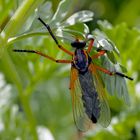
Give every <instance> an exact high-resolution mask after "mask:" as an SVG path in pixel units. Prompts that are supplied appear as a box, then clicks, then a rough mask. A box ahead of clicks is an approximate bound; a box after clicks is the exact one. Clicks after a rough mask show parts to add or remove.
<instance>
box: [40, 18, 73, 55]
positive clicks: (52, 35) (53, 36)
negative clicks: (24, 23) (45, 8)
mask: <svg viewBox="0 0 140 140" xmlns="http://www.w3.org/2000/svg"><path fill="white" fill-rule="evenodd" d="M38 20H39V21H40V22H41V23H42V24H43V25H44V26H45V27H46V28H47V30H48V32H49V33H50V35H51V37H52V38H53V40H54V41H55V43H56V45H57V46H58V48H60V49H61V50H62V51H64V52H65V53H67V54H69V55H71V56H72V55H73V52H70V51H69V50H67V49H65V48H64V47H62V46H61V45H60V44H59V42H58V40H57V39H56V37H55V35H54V34H53V32H52V30H51V28H50V26H49V25H48V24H46V23H45V22H44V21H43V20H42V19H41V18H40V17H39V18H38Z"/></svg>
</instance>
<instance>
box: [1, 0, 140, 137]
mask: <svg viewBox="0 0 140 140" xmlns="http://www.w3.org/2000/svg"><path fill="white" fill-rule="evenodd" d="M45 2H47V4H46V3H45ZM59 2H61V6H60V5H59ZM62 3H63V4H62ZM79 3H80V4H79ZM43 5H44V7H43V8H40V9H39V7H41V6H43ZM58 5H59V8H58ZM36 8H38V9H39V10H38V11H37V12H36V13H35V12H34V11H35V9H36ZM81 10H91V11H93V12H94V19H93V20H89V22H87V25H88V27H89V30H90V32H92V31H93V30H95V29H97V28H98V29H100V31H102V32H103V33H104V34H106V36H107V37H108V38H109V39H110V40H112V41H113V42H114V43H115V45H116V46H117V48H118V49H119V51H120V57H117V61H118V62H120V63H121V64H122V65H124V66H125V67H126V68H127V71H128V72H127V74H128V75H130V76H132V77H133V78H134V81H133V82H131V81H128V80H127V85H128V91H129V95H130V100H131V106H127V105H125V103H124V102H123V101H121V100H119V99H117V98H116V97H114V96H111V97H109V99H108V102H109V105H110V108H111V112H112V120H111V124H110V125H109V127H108V128H102V127H101V126H95V127H93V129H91V130H89V131H88V132H87V133H85V134H84V136H83V138H82V139H84V140H93V139H94V140H95V139H96V140H105V139H108V140H112V139H114V140H140V65H139V62H140V6H139V0H82V1H81V0H64V1H58V0H52V1H43V0H24V1H23V0H12V1H11V0H0V31H1V35H0V140H37V139H39V140H53V139H56V140H78V139H80V134H79V133H78V132H77V130H76V127H75V125H74V121H73V116H72V105H71V97H70V91H69V80H70V66H69V65H67V64H66V65H63V64H56V63H53V62H51V61H50V60H46V59H44V58H42V57H40V56H37V55H34V54H25V53H24V54H21V53H14V52H13V51H12V49H13V48H16V49H35V50H40V51H42V52H44V53H46V54H49V55H50V56H54V57H55V58H59V59H61V58H67V59H70V58H69V57H68V56H67V55H66V54H64V53H63V52H62V51H60V50H59V49H58V48H57V47H56V45H55V43H54V41H53V40H52V39H51V38H50V36H48V33H47V34H46V30H44V29H42V28H41V27H39V23H38V22H37V19H36V16H37V15H38V14H39V15H40V16H41V17H43V18H44V19H45V20H46V21H48V22H49V21H51V24H50V25H51V27H52V29H53V30H54V32H55V31H57V28H58V27H59V23H60V22H61V26H62V25H65V26H66V23H65V22H64V21H65V20H66V18H68V17H70V16H71V15H72V14H74V13H75V12H78V11H81ZM56 13H57V14H56ZM36 14H37V15H36ZM54 14H55V16H53V15H54ZM81 17H82V15H81ZM83 17H84V15H83ZM89 17H90V13H89ZM79 18H80V16H79ZM84 18H85V17H84ZM84 18H83V20H82V21H84ZM32 22H33V23H32ZM57 23H58V24H57ZM31 24H32V25H31ZM69 24H70V23H69ZM30 26H31V27H30ZM80 27H82V25H80ZM45 34H46V35H45ZM56 34H57V33H56ZM68 38H69V36H68ZM61 39H62V38H60V37H59V40H61ZM62 44H63V45H65V47H66V48H67V49H69V50H71V47H70V45H68V43H67V42H64V43H63V42H62Z"/></svg>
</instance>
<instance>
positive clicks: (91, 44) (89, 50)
mask: <svg viewBox="0 0 140 140" xmlns="http://www.w3.org/2000/svg"><path fill="white" fill-rule="evenodd" d="M93 43H94V39H93V38H91V39H90V43H89V46H88V49H87V52H88V53H90V52H91V49H92V47H93Z"/></svg>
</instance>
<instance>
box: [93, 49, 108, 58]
mask: <svg viewBox="0 0 140 140" xmlns="http://www.w3.org/2000/svg"><path fill="white" fill-rule="evenodd" d="M105 53H106V50H101V51H99V52H98V53H97V54H94V55H92V56H91V59H96V58H98V57H99V56H102V55H104V54H105Z"/></svg>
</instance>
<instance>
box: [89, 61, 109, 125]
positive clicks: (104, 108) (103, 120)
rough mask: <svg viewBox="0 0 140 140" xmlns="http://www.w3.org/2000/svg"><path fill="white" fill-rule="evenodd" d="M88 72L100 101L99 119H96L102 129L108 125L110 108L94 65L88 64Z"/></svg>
mask: <svg viewBox="0 0 140 140" xmlns="http://www.w3.org/2000/svg"><path fill="white" fill-rule="evenodd" d="M89 71H91V72H92V74H93V80H94V84H95V87H96V90H97V93H98V95H99V100H100V117H99V119H98V123H99V124H101V125H102V126H103V127H107V126H108V125H109V124H110V120H111V118H110V108H109V105H108V103H107V100H106V93H105V89H104V87H103V84H102V81H101V78H100V75H99V73H98V71H97V70H96V68H95V67H94V64H90V66H89Z"/></svg>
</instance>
